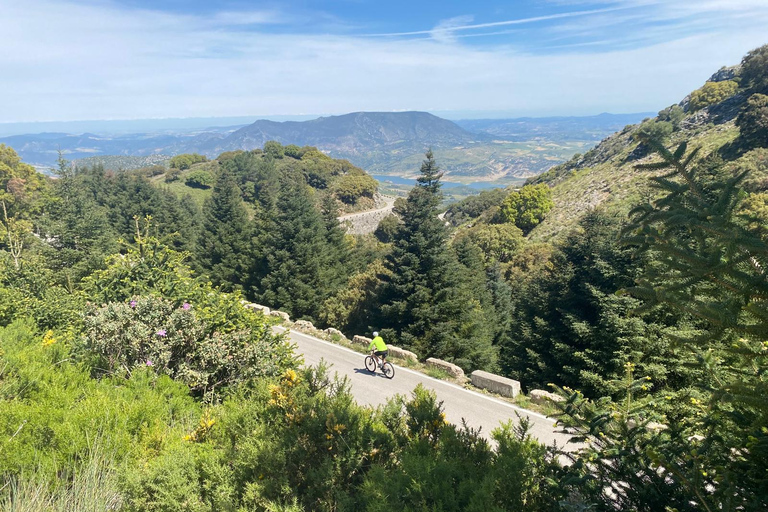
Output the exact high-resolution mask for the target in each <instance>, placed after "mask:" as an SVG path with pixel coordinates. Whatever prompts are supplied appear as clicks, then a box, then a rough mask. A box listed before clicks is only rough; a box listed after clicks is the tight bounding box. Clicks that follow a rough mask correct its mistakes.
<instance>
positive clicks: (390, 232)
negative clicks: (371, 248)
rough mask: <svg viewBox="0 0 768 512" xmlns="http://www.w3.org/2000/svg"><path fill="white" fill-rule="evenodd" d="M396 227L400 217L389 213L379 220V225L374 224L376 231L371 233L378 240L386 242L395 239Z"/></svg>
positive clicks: (397, 227)
mask: <svg viewBox="0 0 768 512" xmlns="http://www.w3.org/2000/svg"><path fill="white" fill-rule="evenodd" d="M398 229H400V219H399V218H398V216H397V215H395V214H393V213H390V214H389V215H387V216H386V217H384V218H383V219H381V221H379V225H378V226H376V231H374V232H373V234H374V236H376V238H377V239H378V241H379V242H381V243H383V244H388V243H391V242H392V240H394V239H395V234H396V233H397V230H398Z"/></svg>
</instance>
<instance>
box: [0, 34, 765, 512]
mask: <svg viewBox="0 0 768 512" xmlns="http://www.w3.org/2000/svg"><path fill="white" fill-rule="evenodd" d="M731 81H732V82H733V84H729V85H726V86H715V85H707V86H705V87H704V88H702V90H700V92H699V93H698V94H695V95H692V97H691V102H692V104H690V105H689V106H688V107H687V108H688V110H687V111H684V109H683V108H682V107H679V106H678V107H677V108H670V109H665V110H664V111H662V112H660V114H659V117H657V118H656V119H652V120H647V121H645V122H643V123H642V124H640V125H639V126H636V127H634V128H632V130H633V132H632V135H631V137H632V141H633V142H632V144H633V146H632V148H631V155H632V156H631V162H632V166H633V168H635V169H637V170H644V171H652V172H653V175H652V177H650V178H648V179H647V180H646V182H647V183H646V185H647V191H648V192H647V193H646V194H644V195H643V197H642V200H638V201H635V202H633V203H632V204H629V205H627V209H626V211H619V210H616V209H610V208H600V207H597V208H592V209H590V210H589V211H588V212H587V213H586V214H584V215H582V216H580V217H579V218H577V219H573V221H572V222H571V224H570V225H569V226H568V227H567V229H566V230H565V232H564V233H563V235H562V236H560V237H559V238H556V239H552V240H550V241H539V240H537V239H535V238H534V237H532V234H533V233H535V232H536V229H537V226H539V225H540V224H542V223H543V222H546V219H547V216H548V215H549V214H550V212H551V211H553V210H552V209H553V208H554V207H555V206H556V205H555V202H554V199H553V197H554V196H553V187H557V186H558V185H557V183H560V182H562V183H565V182H567V181H568V180H569V179H571V178H572V177H574V176H575V177H578V176H581V175H583V174H584V173H585V172H586V171H588V169H580V168H577V167H578V165H579V164H578V162H579V161H580V158H581V157H575V158H574V160H572V162H569V163H567V164H564V165H563V166H559V167H557V168H555V169H553V170H552V171H550V172H549V173H547V174H546V175H544V176H543V177H540V178H537V179H533V180H529V184H527V185H526V186H524V187H522V188H520V189H519V190H492V191H487V192H483V193H482V194H480V195H478V196H475V197H470V198H468V199H466V200H464V201H462V202H460V203H457V204H455V205H452V206H451V207H449V208H448V210H447V211H446V212H445V216H444V218H442V217H440V216H439V214H440V213H441V202H442V192H441V179H442V176H443V173H442V171H441V169H440V165H439V161H438V160H437V159H436V158H435V155H433V153H432V151H431V150H430V151H427V152H426V155H425V159H424V161H423V163H422V165H421V168H420V175H419V178H418V183H417V185H416V186H415V187H414V188H413V189H412V190H411V192H410V193H409V194H408V197H407V198H401V199H399V200H398V201H397V202H396V204H395V208H394V212H393V214H392V216H390V217H388V218H386V219H385V220H384V221H382V223H381V224H380V226H379V228H378V229H377V231H376V232H375V233H374V234H373V235H361V236H351V235H347V234H345V232H344V230H343V228H342V226H341V225H340V224H339V221H338V220H337V217H338V215H339V212H340V210H344V211H347V209H349V208H355V207H365V206H366V205H371V204H372V202H373V198H374V196H375V193H376V182H375V180H373V179H372V178H371V177H370V176H368V175H367V174H365V172H363V171H362V170H360V169H358V168H355V167H354V166H352V165H351V164H349V163H348V162H346V161H339V160H333V159H330V158H329V157H327V156H325V155H323V154H322V153H320V152H319V151H317V150H316V149H314V148H309V147H303V148H299V147H298V146H282V145H281V144H279V143H276V142H273V141H271V142H268V143H267V144H265V146H264V147H263V149H258V150H254V151H237V152H229V153H224V154H222V155H220V156H219V157H218V158H216V159H215V160H212V161H206V160H207V159H205V158H204V157H199V155H181V156H179V157H175V158H174V160H172V161H171V168H170V169H167V170H164V171H163V173H161V172H160V169H152V168H150V169H144V170H138V171H130V172H127V171H126V172H121V173H113V172H106V171H104V169H103V168H100V167H99V166H94V167H88V168H77V167H73V166H72V165H70V164H69V163H68V162H66V161H65V160H63V159H60V162H59V168H58V171H57V174H56V177H55V179H51V178H48V177H46V176H43V175H42V174H40V173H38V172H36V171H35V169H34V168H32V167H31V166H29V165H27V164H25V163H23V162H22V161H21V160H20V159H19V157H18V156H17V154H16V153H15V151H14V150H13V149H12V148H10V147H7V146H2V145H0V203H1V205H2V212H1V214H2V226H1V228H2V233H1V234H2V241H1V242H0V410H1V411H2V414H0V509H3V510H10V511H28V510H29V511H43V510H45V511H48V510H55V511H58V510H62V511H63V510H105V509H109V510H126V511H133V510H136V511H138V510H142V511H172V510H173V511H175V510H189V511H207V510H210V511H214V510H216V511H219V510H224V511H227V510H231V511H246V510H272V511H300V510H306V511H309V510H328V511H332V510H392V509H403V510H414V511H415V510H445V511H448V510H456V511H459V510H499V511H502V510H542V511H543V510H548V511H550V510H563V511H576V510H580V511H585V510H595V511H608V510H617V509H618V510H637V511H649V512H650V511H658V510H668V511H688V510H690V511H693V510H707V511H713V510H734V511H735V510H755V511H757V510H765V509H766V507H767V506H768V399H767V398H766V397H768V389H767V388H768V308H767V307H766V297H767V296H768V278H767V277H766V273H765V268H766V265H768V231H767V230H766V226H768V208H766V205H768V192H767V191H768V166H766V162H767V161H768V158H767V157H766V155H767V154H768V135H766V134H768V131H767V129H768V128H767V127H768V107H766V105H768V103H767V102H766V98H768V46H764V47H761V48H758V49H756V50H753V51H752V52H750V53H749V54H748V55H747V56H745V57H744V59H743V61H742V64H741V66H740V70H739V73H738V75H737V76H736V77H735V78H734V79H733V80H731ZM733 98H736V100H738V101H739V105H740V107H739V111H738V116H737V117H736V118H735V120H734V121H733V125H734V129H735V130H737V132H738V134H737V136H736V137H735V138H733V139H732V140H729V141H727V142H725V143H723V144H721V145H719V146H718V147H716V148H709V147H706V148H702V146H701V145H697V144H696V143H695V142H696V141H695V140H692V141H690V142H688V141H686V140H682V141H678V140H677V139H675V137H678V138H682V137H683V136H685V138H688V134H689V132H686V131H684V127H685V122H684V121H685V118H686V116H687V115H692V114H694V113H695V112H696V111H698V110H701V109H715V108H716V107H718V106H719V105H722V103H723V102H727V101H730V100H732V99H733ZM678 109H679V111H678ZM700 133H701V130H700V132H699V133H697V135H699V136H700ZM673 140H674V141H675V143H674V144H673V143H672V141H673ZM697 140H700V138H699V139H697ZM599 150H600V146H598V148H596V150H595V152H598V151H599ZM593 157H594V154H593V155H590V158H593ZM580 173H581V174H580ZM182 179H183V180H185V182H186V183H187V184H188V185H189V186H191V187H193V188H196V189H205V190H206V194H205V196H204V199H203V200H202V201H200V200H199V199H200V197H202V196H198V198H197V199H196V198H195V197H193V196H191V195H180V194H178V189H177V188H173V184H174V183H176V182H177V181H179V180H182ZM190 184H191V185H190ZM554 190H556V189H554ZM574 200H576V198H574ZM627 212H628V213H627ZM243 300H248V301H254V302H258V303H261V304H265V305H267V306H269V307H272V308H279V309H280V310H283V311H286V312H288V313H290V315H291V316H292V317H294V318H297V319H308V320H311V321H313V322H314V323H315V324H316V325H318V326H322V327H326V326H332V327H336V328H338V329H340V330H341V331H343V332H344V333H345V334H348V335H351V334H359V333H367V332H370V331H372V330H374V329H376V330H379V331H380V332H381V333H382V335H383V336H384V338H385V339H387V340H388V341H389V342H392V343H395V344H397V345H398V346H403V347H405V348H408V349H409V350H413V351H414V352H415V353H416V354H417V355H418V356H419V358H421V359H425V358H427V357H439V358H441V359H445V360H448V361H451V362H453V363H455V364H457V365H459V366H461V367H462V368H464V369H465V370H466V371H471V370H474V369H483V370H487V371H493V372H497V373H501V374H503V375H506V376H509V377H512V378H515V379H518V380H520V381H521V383H522V385H523V387H524V389H531V388H533V387H549V388H551V389H552V390H553V391H556V392H558V393H559V394H561V395H562V396H563V397H564V398H565V400H564V401H563V402H562V403H560V404H559V405H558V408H559V414H558V421H559V424H560V425H561V427H562V428H563V429H564V430H565V431H567V432H569V433H571V434H572V435H573V436H574V437H573V440H574V442H576V443H579V448H578V449H577V450H576V451H567V452H566V451H562V447H546V446H542V445H540V444H539V443H538V442H536V441H535V440H534V439H532V438H531V436H530V435H529V434H528V432H527V425H526V424H525V422H524V421H523V422H520V423H519V424H513V423H510V424H506V425H500V426H499V428H498V429H496V430H495V431H494V432H493V435H492V437H493V440H494V442H493V443H489V442H488V441H487V440H486V439H485V438H484V437H483V436H481V435H480V433H479V432H477V431H474V430H472V429H470V428H467V427H466V426H462V425H452V424H449V423H446V422H445V420H444V416H443V415H442V411H441V408H440V403H439V402H438V401H437V400H436V398H435V396H434V395H432V394H430V393H429V392H427V391H426V390H424V389H421V388H417V389H415V390H414V391H413V393H412V395H411V396H409V397H398V398H396V399H393V400H392V401H390V402H389V403H388V404H387V405H386V406H384V407H380V408H378V409H375V410H374V409H371V408H366V407H362V406H359V405H357V404H356V403H355V401H354V399H353V397H352V395H351V393H350V390H349V386H348V383H346V382H345V381H344V380H339V379H338V378H334V377H332V376H331V375H330V373H329V372H328V370H327V368H324V367H322V366H320V367H315V368H304V367H303V366H302V364H301V360H300V358H299V357H298V355H297V354H295V353H294V351H293V349H292V347H291V346H290V345H289V344H287V343H286V341H285V339H284V338H283V337H282V336H280V335H278V334H275V332H274V331H273V330H272V328H271V327H272V325H271V323H272V322H271V320H270V319H269V318H267V317H264V316H263V315H261V314H260V313H258V312H254V311H252V310H249V309H247V308H245V307H244V305H243Z"/></svg>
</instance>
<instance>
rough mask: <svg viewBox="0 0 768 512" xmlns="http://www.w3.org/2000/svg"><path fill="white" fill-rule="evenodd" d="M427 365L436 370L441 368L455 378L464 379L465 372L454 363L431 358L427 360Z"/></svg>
mask: <svg viewBox="0 0 768 512" xmlns="http://www.w3.org/2000/svg"><path fill="white" fill-rule="evenodd" d="M427 365H428V366H433V367H435V368H439V369H441V370H445V371H446V372H448V373H449V374H451V375H452V376H453V377H456V378H459V379H462V378H464V370H462V369H461V368H459V367H458V366H456V365H455V364H453V363H449V362H448V361H443V360H442V359H435V358H434V357H430V358H429V359H427Z"/></svg>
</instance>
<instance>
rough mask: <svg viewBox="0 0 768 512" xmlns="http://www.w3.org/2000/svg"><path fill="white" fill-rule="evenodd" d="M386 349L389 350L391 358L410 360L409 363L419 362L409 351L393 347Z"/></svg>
mask: <svg viewBox="0 0 768 512" xmlns="http://www.w3.org/2000/svg"><path fill="white" fill-rule="evenodd" d="M387 348H388V349H389V355H390V356H391V357H397V358H399V359H410V360H411V361H418V360H419V358H418V357H417V356H416V354H414V353H413V352H411V351H410V350H405V349H404V348H400V347H395V346H393V345H387Z"/></svg>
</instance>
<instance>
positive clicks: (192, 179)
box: [184, 169, 216, 188]
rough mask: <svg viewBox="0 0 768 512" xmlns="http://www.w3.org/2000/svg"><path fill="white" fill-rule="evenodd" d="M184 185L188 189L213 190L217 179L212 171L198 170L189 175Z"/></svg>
mask: <svg viewBox="0 0 768 512" xmlns="http://www.w3.org/2000/svg"><path fill="white" fill-rule="evenodd" d="M184 183H185V184H186V185H187V186H188V187H194V188H211V187H212V186H213V185H214V184H215V183H216V178H215V177H214V176H213V174H211V172H210V171H205V170H202V169H201V170H198V171H192V172H190V173H189V174H187V177H186V179H185V181H184Z"/></svg>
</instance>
